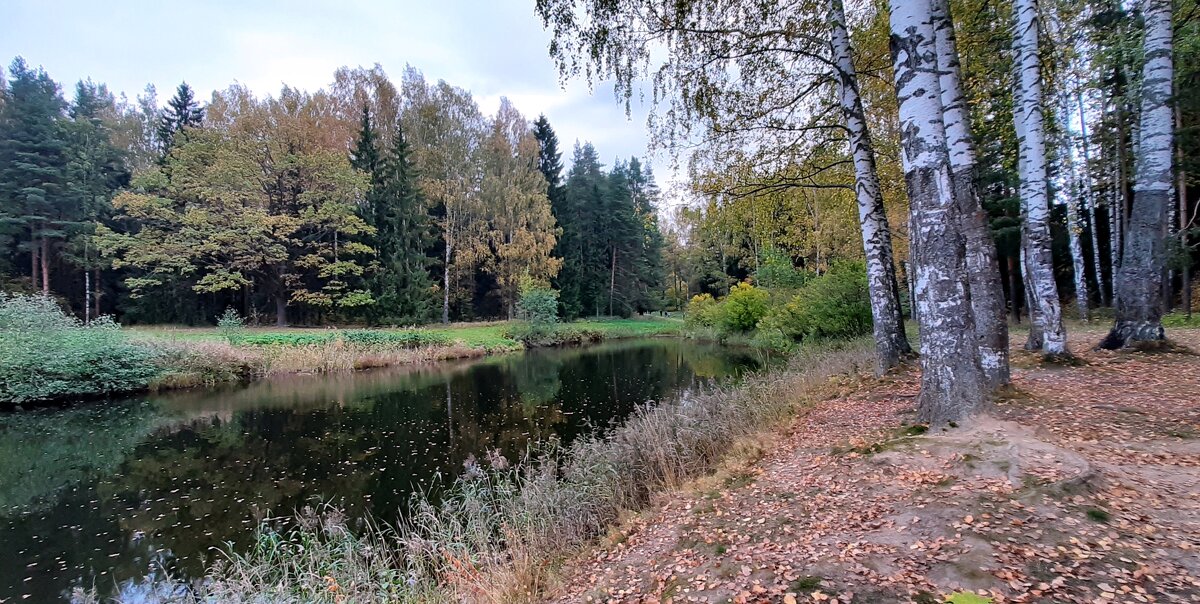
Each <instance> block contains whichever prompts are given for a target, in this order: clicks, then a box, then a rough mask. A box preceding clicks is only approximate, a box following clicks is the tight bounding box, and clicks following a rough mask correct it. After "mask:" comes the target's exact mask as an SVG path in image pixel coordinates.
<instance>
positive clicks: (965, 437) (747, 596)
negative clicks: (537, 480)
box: [556, 330, 1200, 603]
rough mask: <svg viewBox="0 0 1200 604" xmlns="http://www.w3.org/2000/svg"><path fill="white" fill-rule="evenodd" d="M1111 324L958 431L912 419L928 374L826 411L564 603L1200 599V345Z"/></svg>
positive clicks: (671, 516) (1036, 370)
mask: <svg viewBox="0 0 1200 604" xmlns="http://www.w3.org/2000/svg"><path fill="white" fill-rule="evenodd" d="M1100 335H1101V334H1100V332H1099V331H1095V330H1090V331H1087V332H1084V333H1081V334H1078V336H1077V339H1076V340H1074V341H1073V349H1074V350H1075V351H1076V352H1077V353H1078V354H1079V355H1080V356H1081V358H1082V360H1083V361H1084V362H1085V363H1086V364H1085V365H1083V366H1080V367H1044V366H1040V365H1039V363H1037V362H1036V359H1034V358H1032V357H1029V356H1027V355H1023V354H1018V358H1017V360H1016V363H1015V364H1016V365H1018V366H1019V367H1026V368H1019V369H1017V370H1016V372H1015V376H1014V383H1015V386H1016V390H1015V393H1014V394H1013V395H1012V396H1009V397H1007V398H1006V399H1005V400H1003V401H1000V402H999V403H998V404H997V405H996V408H995V409H994V410H993V411H992V412H991V413H990V414H989V415H987V416H985V417H983V418H980V420H979V421H977V422H974V423H973V424H972V425H971V426H968V427H962V428H956V429H952V430H949V431H946V432H944V433H942V434H937V435H932V434H917V433H918V432H919V431H920V428H919V427H913V426H911V425H909V424H908V422H910V421H911V419H912V415H911V414H912V406H913V397H914V395H915V394H916V391H917V382H916V375H915V373H914V372H911V371H910V372H908V373H904V374H901V375H898V376H893V377H889V378H887V379H885V380H882V381H879V382H877V383H874V384H873V385H872V386H871V387H869V388H865V389H863V390H861V391H859V392H856V393H854V394H852V395H849V396H847V397H842V398H837V399H833V400H829V401H826V402H824V403H821V404H818V405H816V406H815V407H814V408H812V410H811V411H809V412H807V413H806V414H805V415H804V416H803V417H801V418H800V419H799V420H798V421H797V422H796V425H795V426H794V427H793V428H792V429H791V430H790V431H789V432H788V434H787V435H785V436H783V437H781V438H780V439H779V441H778V442H777V443H775V444H774V446H772V447H771V452H770V453H768V454H766V455H765V456H763V457H762V458H761V459H760V460H758V461H757V462H756V463H753V464H750V465H748V466H746V467H744V468H742V469H741V470H739V471H733V472H732V473H729V472H727V473H726V476H725V477H724V479H723V481H720V482H713V481H709V483H708V484H701V485H698V486H696V487H695V488H693V489H690V490H688V491H687V492H684V493H680V494H676V495H673V496H671V497H670V498H669V499H667V500H666V501H664V502H663V503H662V505H661V506H659V507H657V508H655V509H653V510H651V511H648V512H646V513H644V514H642V515H641V516H640V517H638V518H636V519H634V520H633V521H631V522H629V523H628V524H627V525H626V526H625V527H623V529H622V531H621V532H620V533H618V534H615V535H614V537H613V538H612V539H611V540H610V541H611V542H610V543H609V544H608V545H607V546H605V547H603V548H600V549H598V550H596V551H595V552H593V553H592V554H591V555H590V556H589V557H588V558H586V559H583V560H579V561H577V562H576V563H574V564H573V565H571V566H570V567H569V570H568V573H567V575H566V576H565V578H564V579H563V581H562V585H563V586H564V587H562V588H561V589H560V592H559V593H558V594H557V596H556V597H557V601H559V602H581V601H582V602H664V603H665V602H726V601H732V602H785V603H790V602H814V601H815V602H826V603H832V602H840V603H846V602H856V603H859V602H861V603H865V602H917V603H932V602H942V601H944V600H945V598H946V597H947V596H948V595H950V594H952V593H955V592H960V591H963V590H967V591H974V592H976V593H978V594H980V595H986V597H987V598H991V600H990V601H991V602H997V603H998V602H1200V356H1194V355H1188V354H1179V353H1162V354H1129V353H1110V352H1093V351H1090V350H1088V349H1087V348H1086V347H1087V346H1088V345H1090V344H1091V343H1093V342H1095V341H1097V340H1098V339H1099V336H1100ZM1172 336H1173V337H1176V338H1177V340H1178V341H1180V342H1181V343H1183V344H1185V345H1187V346H1189V347H1191V348H1192V349H1193V350H1197V351H1200V330H1191V331H1182V330H1177V331H1176V332H1174V333H1173V334H1172ZM958 598H959V599H958V600H956V601H959V602H987V601H989V600H987V599H986V598H985V599H975V600H972V599H969V598H968V597H967V596H965V595H963V594H960V595H959V596H958Z"/></svg>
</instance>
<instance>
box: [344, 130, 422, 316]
mask: <svg viewBox="0 0 1200 604" xmlns="http://www.w3.org/2000/svg"><path fill="white" fill-rule="evenodd" d="M364 115H365V114H364ZM367 131H369V129H368V130H367ZM362 140H363V139H362V137H360V142H362ZM364 151H365V148H364ZM363 157H364V158H365V157H366V156H365V155H364V156H363ZM377 175H378V176H377V178H376V179H374V181H373V184H372V187H371V188H372V191H371V195H370V196H369V197H368V199H369V203H370V204H371V205H372V215H373V216H374V226H375V228H376V233H375V249H376V252H377V254H378V258H379V270H378V272H377V273H376V276H375V279H374V281H375V287H374V288H373V289H374V290H375V293H376V299H377V300H378V302H377V305H376V314H377V318H378V319H381V320H386V321H390V322H395V323H420V322H424V321H427V320H428V319H429V318H430V314H431V313H432V311H433V300H432V298H431V294H432V288H431V285H432V283H431V280H430V276H429V266H430V265H431V260H430V258H429V257H428V256H426V255H425V249H426V248H427V247H429V244H430V242H431V240H432V225H431V223H430V217H429V212H428V208H427V206H426V203H425V197H424V195H422V194H421V189H420V187H419V186H418V184H417V171H416V168H415V167H414V165H413V160H412V150H411V148H410V147H409V145H408V140H407V138H406V137H405V135H404V130H403V127H402V126H401V125H400V124H399V123H397V124H396V131H395V135H394V136H393V137H392V147H391V148H390V149H389V150H388V152H387V154H386V155H385V156H384V157H382V158H381V159H380V160H378V162H377Z"/></svg>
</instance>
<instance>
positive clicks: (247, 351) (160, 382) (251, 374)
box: [145, 340, 270, 389]
mask: <svg viewBox="0 0 1200 604" xmlns="http://www.w3.org/2000/svg"><path fill="white" fill-rule="evenodd" d="M145 345H146V346H148V347H150V349H152V350H153V351H154V353H155V363H156V364H157V365H158V366H159V367H160V368H161V372H160V373H159V375H158V376H157V377H156V378H155V379H154V380H153V381H152V382H151V384H150V386H151V388H154V389H158V388H164V389H166V388H192V387H196V386H216V385H217V384H223V383H227V382H240V381H246V380H252V379H257V378H260V377H263V376H265V375H266V374H267V371H268V368H269V365H270V361H269V360H268V359H267V358H266V357H265V356H264V355H263V354H262V352H260V351H258V350H256V349H253V348H245V347H239V346H234V345H232V344H228V343H226V342H172V341H167V340H147V341H146V342H145Z"/></svg>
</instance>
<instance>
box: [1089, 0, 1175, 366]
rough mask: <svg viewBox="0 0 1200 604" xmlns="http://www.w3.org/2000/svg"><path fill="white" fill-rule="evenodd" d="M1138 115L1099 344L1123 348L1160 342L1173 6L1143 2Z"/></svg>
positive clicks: (1160, 0) (1169, 185)
mask: <svg viewBox="0 0 1200 604" xmlns="http://www.w3.org/2000/svg"><path fill="white" fill-rule="evenodd" d="M1142 14H1143V16H1144V18H1145V21H1146V37H1145V42H1144V45H1145V55H1146V61H1145V65H1144V66H1143V68H1142V111H1141V120H1140V123H1139V128H1138V150H1137V155H1136V157H1135V160H1136V162H1137V166H1136V179H1135V181H1134V185H1133V207H1132V208H1131V209H1130V212H1129V223H1128V230H1127V231H1126V236H1125V246H1124V249H1123V251H1122V254H1121V271H1120V275H1119V277H1118V279H1117V291H1118V295H1117V308H1116V310H1117V317H1116V322H1115V324H1114V325H1113V328H1112V331H1110V332H1109V334H1108V336H1107V337H1105V338H1104V340H1103V341H1102V342H1101V343H1100V346H1101V347H1103V348H1109V349H1113V348H1121V347H1124V346H1129V345H1131V344H1134V343H1136V342H1139V341H1156V340H1162V339H1163V338H1164V337H1165V336H1164V334H1163V328H1162V278H1163V266H1164V262H1165V256H1166V249H1165V247H1166V246H1165V243H1166V241H1165V237H1163V230H1164V228H1165V225H1166V221H1167V214H1168V212H1167V208H1168V207H1170V205H1171V204H1172V199H1171V195H1172V193H1173V191H1174V183H1173V179H1172V174H1171V167H1172V166H1171V155H1172V151H1173V148H1172V147H1173V143H1172V139H1173V134H1174V132H1173V130H1174V128H1173V125H1174V124H1173V122H1174V120H1173V115H1172V112H1171V105H1170V102H1171V90H1172V80H1173V72H1174V66H1173V64H1172V57H1171V53H1172V41H1171V35H1172V30H1171V0H1147V2H1146V3H1145V5H1144V8H1143V13H1142Z"/></svg>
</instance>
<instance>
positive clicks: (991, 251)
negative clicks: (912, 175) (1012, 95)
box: [930, 0, 1011, 389]
mask: <svg viewBox="0 0 1200 604" xmlns="http://www.w3.org/2000/svg"><path fill="white" fill-rule="evenodd" d="M930 7H931V11H932V19H933V27H934V32H935V35H936V36H937V67H938V73H939V78H938V80H939V84H940V85H941V100H942V119H943V121H944V124H945V128H946V139H947V149H948V151H949V155H950V172H951V178H952V181H951V184H952V185H953V187H954V199H955V203H957V204H958V210H959V219H960V220H961V221H962V226H961V228H962V234H963V237H964V243H965V246H966V267H967V276H968V282H969V285H970V289H971V308H972V309H973V310H974V313H975V337H976V343H977V345H978V347H979V364H980V368H981V369H982V370H983V377H984V380H985V383H986V384H987V386H988V387H989V388H992V389H995V388H999V387H1000V386H1003V385H1005V384H1007V383H1008V382H1009V379H1010V377H1011V376H1010V373H1009V367H1008V320H1007V317H1006V316H1005V308H1004V285H1003V284H1002V283H1001V282H1000V263H999V260H997V258H996V243H995V241H993V240H992V235H991V231H990V230H989V229H988V219H987V213H986V212H984V210H983V204H982V202H981V201H980V199H981V195H980V192H979V179H978V160H977V159H976V157H977V156H976V154H975V143H974V142H973V141H972V140H971V121H970V119H971V118H970V115H969V114H968V113H967V107H966V98H965V96H964V95H963V90H962V76H961V73H960V72H961V69H960V67H959V61H958V47H957V42H956V41H955V37H954V21H953V19H952V17H951V14H950V3H949V1H948V0H931V1H930Z"/></svg>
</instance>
